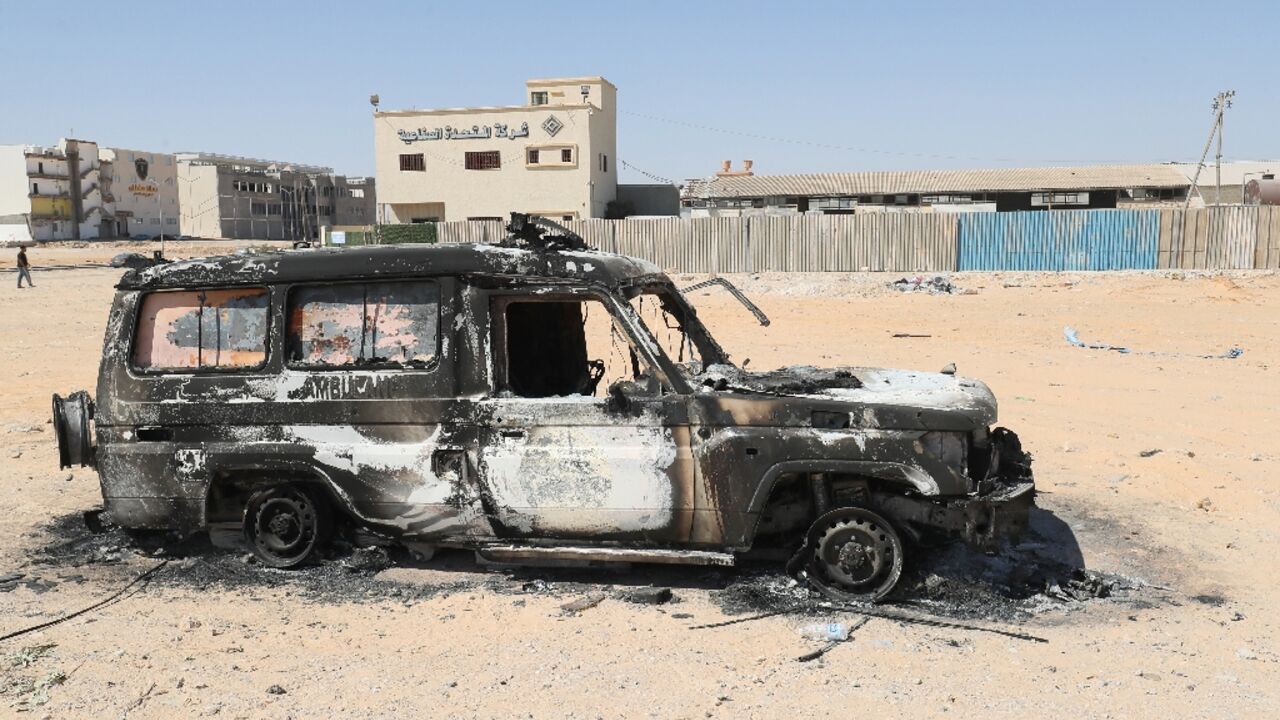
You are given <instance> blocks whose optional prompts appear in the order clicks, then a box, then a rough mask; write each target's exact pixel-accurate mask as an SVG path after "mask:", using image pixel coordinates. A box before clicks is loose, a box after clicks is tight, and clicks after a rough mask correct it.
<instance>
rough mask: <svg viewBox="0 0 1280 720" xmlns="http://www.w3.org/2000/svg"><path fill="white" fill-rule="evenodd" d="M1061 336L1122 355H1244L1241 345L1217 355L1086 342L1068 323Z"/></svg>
mask: <svg viewBox="0 0 1280 720" xmlns="http://www.w3.org/2000/svg"><path fill="white" fill-rule="evenodd" d="M1062 336H1063V337H1064V338H1065V339H1066V341H1067V342H1068V343H1070V344H1071V345H1074V346H1075V347H1078V348H1084V349H1087V350H1111V351H1113V352H1118V353H1121V354H1122V355H1128V354H1130V353H1132V354H1134V355H1155V356H1158V357H1191V358H1201V359H1202V360H1234V359H1236V358H1238V357H1240V356H1241V355H1244V348H1242V347H1230V348H1227V350H1226V351H1225V352H1222V353H1219V354H1217V355H1197V354H1195V353H1176V352H1156V351H1153V350H1133V349H1130V348H1127V347H1123V346H1120V345H1108V344H1106V343H1086V342H1084V341H1083V340H1081V339H1080V335H1079V334H1078V333H1077V332H1076V329H1075V328H1073V327H1071V326H1070V325H1067V326H1064V327H1063V328H1062Z"/></svg>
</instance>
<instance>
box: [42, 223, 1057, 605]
mask: <svg viewBox="0 0 1280 720" xmlns="http://www.w3.org/2000/svg"><path fill="white" fill-rule="evenodd" d="M544 226H548V227H549V228H550V229H548V227H544ZM551 226H554V223H549V222H545V221H541V219H529V218H523V217H516V218H514V219H513V223H512V226H511V229H512V236H511V238H510V239H509V240H508V241H507V242H506V243H505V244H502V245H470V244H456V245H455V244H449V245H425V246H405V245H395V246H375V247H364V248H351V249H329V248H325V249H312V250H307V251H278V252H272V253H264V254H259V255H253V256H240V257H221V258H208V259H201V260H190V261H179V262H173V263H169V264H165V265H160V266H157V267H152V268H147V269H143V270H136V271H132V272H129V273H126V274H125V275H124V277H123V278H122V279H121V281H120V282H119V284H118V286H117V292H116V295H115V301H114V303H113V306H112V308H111V311H110V315H109V319H108V322H107V330H106V338H105V342H104V346H103V358H102V364H101V372H100V376H99V379H98V387H97V400H96V404H95V403H94V402H93V401H92V400H91V399H90V397H89V396H88V394H87V393H85V392H84V391H80V392H78V393H75V394H73V395H71V396H69V397H67V398H60V397H58V396H54V415H55V428H56V433H57V436H58V441H59V452H60V459H61V462H62V464H63V465H64V466H71V465H92V466H94V467H95V468H96V470H97V472H98V475H99V478H100V481H101V485H102V494H103V499H104V501H105V508H106V510H107V513H108V515H109V517H110V518H112V519H113V520H114V522H116V523H117V524H119V525H121V526H123V527H126V528H133V529H168V530H175V531H178V532H181V533H195V532H197V531H206V530H218V531H222V532H226V531H234V532H242V533H243V537H244V539H245V541H246V542H247V544H248V545H249V546H250V547H251V548H252V550H253V552H254V553H255V554H256V555H257V556H258V558H260V559H261V561H262V562H263V563H265V564H266V565H269V566H274V567H293V566H297V565H300V564H303V563H306V562H308V561H310V560H313V559H315V558H317V557H318V556H320V555H321V553H322V552H323V548H324V545H325V543H326V541H327V540H329V539H330V538H331V537H332V536H333V534H334V532H335V531H336V530H339V529H343V530H351V529H353V528H358V533H359V534H362V535H364V536H369V535H372V536H377V537H379V538H382V539H383V540H382V541H383V542H386V541H393V542H400V543H403V544H406V545H408V546H410V547H414V548H417V549H419V550H423V551H424V552H430V551H431V550H432V549H434V548H438V547H454V548H468V549H472V550H474V551H476V552H477V553H478V554H479V555H480V556H481V557H483V558H487V559H490V560H495V561H505V562H515V563H520V562H535V561H539V560H546V559H554V560H565V559H569V560H582V561H593V560H594V561H631V562H657V563H684V564H723V565H728V564H733V563H734V562H735V558H737V557H739V556H740V555H742V554H745V553H748V552H749V551H753V550H759V549H760V548H771V549H772V554H773V555H774V556H775V557H777V558H778V560H779V561H781V560H784V559H786V558H787V557H790V558H791V561H790V563H789V569H790V571H791V572H793V573H794V574H796V575H798V576H803V577H805V578H807V579H808V580H809V581H810V582H811V583H813V584H814V585H815V586H817V587H818V588H819V589H821V590H822V591H823V592H825V593H827V594H828V595H830V596H832V597H836V598H841V599H879V598H881V597H883V596H884V595H885V594H886V593H888V592H889V590H890V589H892V587H893V586H894V584H895V583H896V582H897V580H898V577H899V573H900V572H901V570H902V563H903V558H904V553H905V552H906V548H907V547H908V546H909V545H915V544H917V543H921V542H922V541H927V540H929V539H931V538H933V537H938V536H949V537H958V538H961V539H963V540H966V541H968V542H970V543H973V544H975V545H978V546H983V547H989V546H991V545H993V544H995V543H998V542H999V541H1000V540H1001V539H1002V538H1004V537H1007V536H1009V535H1012V534H1016V533H1017V532H1018V531H1019V530H1020V529H1021V528H1022V527H1023V526H1024V524H1025V522H1026V519H1027V514H1028V512H1029V508H1030V507H1031V505H1032V499H1033V495H1034V486H1033V482H1032V479H1031V474H1030V469H1029V463H1030V460H1029V457H1028V456H1027V455H1025V454H1024V453H1023V452H1022V450H1021V448H1020V446H1019V443H1018V439H1017V437H1016V436H1015V435H1014V434H1013V433H1011V432H1009V431H1007V430H1005V429H1002V428H994V429H993V428H992V425H993V423H994V422H995V420H996V402H995V399H994V397H993V396H992V394H991V392H990V390H989V389H988V388H987V386H986V385H984V384H983V383H981V382H978V381H976V380H968V379H963V378H960V377H956V376H955V375H954V374H953V373H952V374H946V373H936V374H935V373H921V372H912V371H900V370H884V369H871V368H857V367H846V368H840V369H830V370H821V369H817V368H812V367H799V368H786V369H782V370H775V371H771V372H763V373H756V372H747V371H745V370H744V369H742V368H739V367H736V366H734V365H733V364H732V363H731V362H730V360H729V357H728V355H727V354H726V353H725V351H724V350H723V349H722V348H721V346H720V345H719V344H718V343H717V342H716V340H715V339H714V338H713V337H712V335H711V334H710V332H709V331H708V330H707V328H706V327H705V326H704V325H703V324H702V322H701V321H700V320H699V318H698V315H697V312H696V311H695V309H694V307H693V306H692V305H691V304H690V303H689V302H688V300H687V299H686V297H685V296H684V295H683V294H682V293H681V292H680V290H679V289H678V288H676V287H675V286H674V285H673V284H672V281H671V280H670V279H669V278H668V277H667V276H666V275H665V274H664V273H663V272H662V271H661V270H660V269H659V268H657V267H656V266H654V265H652V264H650V263H648V262H645V261H641V260H637V259H634V258H630V257H624V256H619V255H613V254H609V253H604V252H597V251H594V250H590V249H587V248H585V247H584V244H583V243H582V242H581V238H577V237H576V236H574V235H572V234H571V233H569V232H568V231H567V230H563V229H556V228H555V227H551Z"/></svg>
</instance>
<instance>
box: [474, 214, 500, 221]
mask: <svg viewBox="0 0 1280 720" xmlns="http://www.w3.org/2000/svg"><path fill="white" fill-rule="evenodd" d="M491 220H492V221H497V222H502V218H500V217H493V216H490V215H476V216H474V217H469V218H467V221H468V222H489V221H491Z"/></svg>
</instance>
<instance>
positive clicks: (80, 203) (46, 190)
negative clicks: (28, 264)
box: [0, 138, 178, 242]
mask: <svg viewBox="0 0 1280 720" xmlns="http://www.w3.org/2000/svg"><path fill="white" fill-rule="evenodd" d="M174 177H175V175H174V163H173V156H172V155H162V154H158V153H144V152H141V151H134V150H118V149H114V148H101V149H100V148H99V147H98V144H97V143H96V142H92V141H89V140H75V139H71V138H64V139H62V140H60V141H59V142H58V144H57V145H55V146H49V147H46V146H40V145H3V146H0V241H18V242H28V241H32V240H37V241H39V240H96V239H100V238H112V237H128V236H130V235H137V234H143V235H146V236H148V237H153V236H155V235H159V234H160V232H161V223H160V214H161V212H164V213H165V214H166V215H169V216H171V217H172V218H173V220H172V222H170V221H169V220H168V219H166V220H165V223H164V226H163V227H164V232H166V233H167V234H175V235H176V234H177V228H178V224H177V215H178V195H177V188H176V187H175V183H174Z"/></svg>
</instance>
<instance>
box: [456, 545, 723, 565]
mask: <svg viewBox="0 0 1280 720" xmlns="http://www.w3.org/2000/svg"><path fill="white" fill-rule="evenodd" d="M476 554H478V555H479V556H480V557H482V558H484V559H485V560H491V561H494V562H507V563H519V562H527V561H539V560H584V561H600V562H642V563H665V564H668V565H733V563H734V558H733V553H721V552H710V551H707V550H649V549H640V548H600V547H528V546H523V545H486V546H484V547H481V548H477V549H476Z"/></svg>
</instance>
